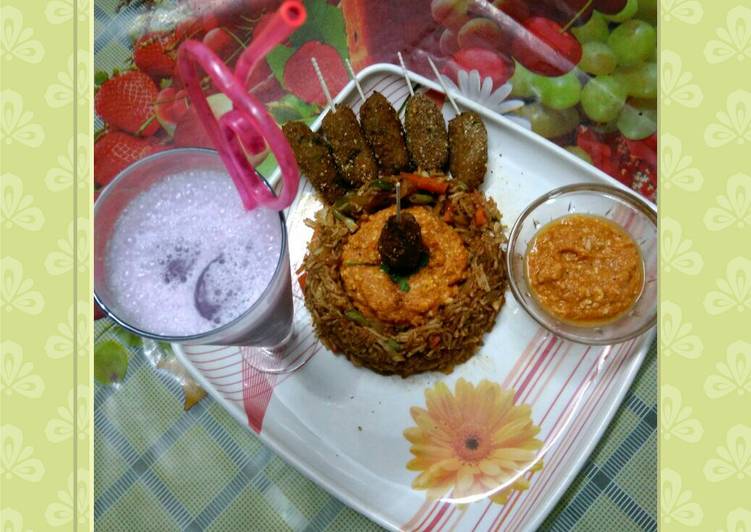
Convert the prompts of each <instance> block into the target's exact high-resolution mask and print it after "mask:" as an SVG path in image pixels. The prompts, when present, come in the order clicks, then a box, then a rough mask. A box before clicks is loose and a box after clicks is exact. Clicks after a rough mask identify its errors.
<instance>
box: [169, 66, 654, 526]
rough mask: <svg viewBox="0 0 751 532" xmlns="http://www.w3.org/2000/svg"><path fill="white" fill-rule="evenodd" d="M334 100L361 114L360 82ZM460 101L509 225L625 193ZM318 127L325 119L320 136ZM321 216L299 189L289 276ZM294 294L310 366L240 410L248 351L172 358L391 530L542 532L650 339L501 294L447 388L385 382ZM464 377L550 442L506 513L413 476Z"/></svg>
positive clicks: (388, 72)
mask: <svg viewBox="0 0 751 532" xmlns="http://www.w3.org/2000/svg"><path fill="white" fill-rule="evenodd" d="M410 76H411V78H412V79H413V81H414V82H416V83H417V84H420V85H422V86H426V87H429V88H431V89H437V90H440V87H439V86H438V85H437V84H435V83H433V82H431V81H429V80H427V79H425V78H423V77H421V76H419V75H416V74H410ZM358 78H359V79H360V82H361V84H362V85H363V88H364V90H365V93H366V95H367V94H369V93H370V92H371V91H372V90H379V91H380V92H381V93H382V94H384V96H386V98H388V99H389V100H390V101H391V102H392V103H393V104H394V106H395V107H396V108H397V109H399V108H400V107H401V105H402V104H403V103H404V101H405V100H406V98H407V96H408V92H407V88H406V85H405V84H404V81H403V78H402V77H401V73H400V70H399V69H398V68H396V67H394V66H393V65H373V66H371V67H369V68H367V69H365V70H363V71H362V72H360V74H359V75H358ZM313 82H314V81H312V80H311V83H313ZM337 101H343V102H345V103H348V104H349V105H351V106H352V107H353V108H354V110H355V111H357V110H358V108H359V104H360V102H359V97H358V96H357V93H356V92H355V90H354V85H353V83H352V82H350V83H349V84H348V85H347V87H345V89H344V90H343V91H342V93H341V94H340V95H339V96H338V97H337ZM457 101H458V103H459V104H460V106H462V107H465V108H469V109H472V110H475V111H477V112H479V113H480V114H481V115H482V117H483V120H484V122H485V125H486V127H487V130H488V142H489V146H488V175H487V178H486V182H485V186H484V191H485V193H486V194H488V195H490V196H491V197H493V198H494V199H495V201H496V202H497V204H498V206H499V209H500V210H501V212H502V214H503V221H504V223H505V224H506V225H508V226H510V225H511V224H512V223H513V221H514V220H515V219H516V217H517V216H518V214H519V213H520V212H521V211H522V210H523V209H524V207H525V206H526V205H527V204H528V203H530V202H531V201H532V200H533V199H535V198H537V197H538V196H540V195H542V194H543V193H545V192H547V191H549V190H551V189H553V188H556V187H559V186H563V185H566V184H570V183H576V182H583V181H590V182H606V183H609V184H612V185H615V186H620V187H621V188H624V189H625V187H622V186H621V185H620V184H619V183H617V182H616V181H615V180H614V179H612V178H610V177H609V176H607V175H605V174H604V173H602V172H600V171H598V170H597V169H595V168H593V167H592V166H590V165H588V164H586V163H585V162H583V161H581V160H580V159H578V158H576V157H575V156H573V155H571V154H570V153H568V152H566V151H565V150H563V149H561V148H559V147H557V146H555V145H553V144H552V143H549V142H548V141H546V140H544V139H543V138H541V137H538V136H537V135H535V134H533V133H531V132H529V131H527V130H526V129H524V128H523V127H521V126H519V125H517V124H515V123H513V122H511V121H510V120H507V119H505V118H503V117H502V116H500V115H498V114H496V113H494V112H493V111H491V110H488V109H487V108H485V107H482V106H480V105H478V104H477V103H474V102H471V101H468V100H467V99H465V98H463V97H461V96H460V97H457ZM444 113H445V115H446V118H447V119H448V118H450V117H451V116H452V115H453V111H452V110H451V109H450V107H448V106H444ZM319 124H320V118H319V119H318V121H316V122H315V124H313V128H314V129H316V128H317V127H318V125H319ZM274 177H278V176H274ZM319 208H320V203H319V202H318V200H317V199H316V198H315V196H314V193H313V190H312V188H311V185H310V183H308V182H307V181H305V180H303V182H302V183H301V190H300V192H299V194H298V197H297V199H296V201H295V203H294V204H293V205H292V206H291V207H290V209H289V211H288V217H287V225H288V229H289V234H290V257H291V261H292V269H293V271H294V270H295V269H296V268H297V266H298V265H299V264H300V262H301V261H302V258H303V256H304V254H305V250H306V246H307V242H308V239H309V238H310V235H311V230H310V229H309V228H308V227H307V226H305V225H304V223H303V221H304V220H305V219H306V218H312V216H313V214H314V213H315V212H316V211H317V210H318V209H319ZM293 284H294V287H295V292H294V296H295V312H296V316H295V320H296V326H297V327H298V331H301V334H300V335H299V337H298V341H297V344H296V345H295V346H294V347H292V349H293V350H294V352H295V353H299V354H300V355H301V356H305V355H306V354H310V353H315V354H314V356H313V357H312V358H311V360H310V361H309V362H308V363H307V364H306V365H305V366H304V367H303V368H302V369H301V370H299V371H297V372H296V373H294V374H292V375H282V376H273V375H265V374H260V373H256V372H254V371H253V370H250V371H248V368H246V377H247V379H248V382H249V385H248V386H247V387H246V389H245V393H246V399H247V401H246V403H244V401H243V363H242V354H241V349H240V348H237V347H218V346H200V347H199V346H179V345H175V346H174V347H175V351H176V353H177V355H178V357H179V358H180V360H181V361H182V362H183V363H184V364H185V366H186V367H187V368H188V370H189V371H190V372H191V374H192V375H193V376H194V377H195V379H196V380H197V381H198V382H199V383H200V384H201V385H202V386H203V387H204V388H205V389H206V390H207V391H208V392H209V393H210V394H211V395H212V396H213V397H214V398H215V399H216V400H217V401H219V402H220V403H221V404H222V405H223V406H224V407H225V408H226V409H227V410H228V411H229V412H230V413H231V414H232V415H233V416H234V417H235V418H236V419H237V420H238V421H239V422H240V423H242V424H244V425H248V426H250V427H252V428H253V429H254V430H255V431H256V432H257V433H258V434H259V437H260V438H261V440H262V441H263V442H264V443H265V444H266V445H268V446H269V447H271V448H272V449H273V450H274V451H275V452H277V453H278V454H280V455H281V456H282V457H283V458H284V459H285V460H287V461H288V462H289V463H291V464H292V465H294V466H295V467H297V468H298V469H299V470H300V471H302V472H303V473H304V474H305V475H307V476H308V477H309V478H311V479H312V480H314V481H315V482H317V483H318V484H319V485H321V486H322V487H324V488H325V489H327V490H328V491H329V492H331V493H332V494H333V495H335V496H336V497H338V498H339V499H341V500H342V501H344V502H345V503H346V504H348V505H350V506H352V507H354V508H356V509H357V510H359V511H360V512H362V513H363V514H365V515H367V516H368V517H370V518H371V519H373V520H375V521H377V522H378V523H380V524H382V525H384V526H386V527H389V528H391V529H394V530H456V531H459V530H468V531H469V530H493V529H499V528H502V529H503V530H533V529H535V528H536V527H537V526H538V525H539V524H540V523H541V522H542V520H543V519H544V518H545V516H546V515H547V514H548V512H549V511H550V510H551V509H552V507H553V506H554V505H555V503H556V501H557V500H558V499H559V497H560V496H561V495H562V494H563V492H564V491H565V489H566V487H567V486H568V485H569V483H570V482H571V480H572V479H573V478H574V476H575V474H576V473H577V471H578V470H579V469H580V467H581V466H582V465H583V463H584V461H585V459H586V458H587V456H588V455H589V453H590V452H591V450H592V449H593V447H594V445H595V444H596V443H597V441H598V440H599V438H600V437H601V435H602V433H603V431H604V429H605V427H606V426H607V424H608V422H609V421H610V419H611V417H612V416H613V413H614V412H615V410H616V408H617V407H618V405H619V404H620V402H621V400H622V399H623V396H624V394H625V393H626V391H627V389H628V387H629V385H630V383H631V381H632V380H633V378H634V375H635V374H636V372H637V370H638V368H639V366H640V365H641V363H642V360H643V359H644V356H645V354H646V352H647V349H648V348H649V345H650V343H651V342H652V340H653V338H654V330H652V331H650V332H649V333H647V334H645V335H643V336H641V337H639V338H636V339H635V340H632V341H629V342H626V343H624V344H620V345H614V346H605V347H587V346H582V345H579V344H574V343H571V342H567V341H563V340H561V339H559V338H556V337H554V336H552V335H551V334H550V333H547V332H546V331H544V330H543V329H541V328H540V327H539V326H538V325H537V324H536V323H535V322H534V321H533V320H532V319H530V318H529V317H528V316H527V315H526V314H525V312H524V311H523V310H522V309H521V308H520V307H519V305H518V304H517V303H516V301H515V299H514V298H513V296H512V295H511V293H510V292H507V294H506V298H507V299H506V303H505V305H504V307H503V308H502V309H501V312H500V315H499V317H498V321H497V323H496V325H495V328H494V329H493V330H492V331H491V332H490V333H489V334H488V335H487V336H486V338H485V345H484V347H483V348H482V349H481V350H480V352H479V353H478V354H477V355H476V356H475V357H473V358H472V359H471V360H469V361H468V362H466V363H465V364H462V365H460V366H458V367H457V368H456V369H455V370H454V372H453V373H452V374H451V375H443V374H440V373H429V374H422V375H416V376H413V377H410V378H407V379H402V378H400V377H384V376H381V375H377V374H375V373H373V372H371V371H369V370H366V369H362V368H356V367H354V366H353V365H352V364H350V363H349V362H348V361H347V360H346V359H344V358H343V357H340V356H335V355H333V354H332V353H330V352H329V351H328V350H326V349H325V348H323V347H322V346H321V345H320V344H319V343H318V342H317V340H316V338H315V335H314V334H313V331H312V327H311V324H310V317H309V315H308V313H307V311H306V309H305V306H304V304H303V300H302V294H301V292H300V290H299V286H298V285H297V283H296V282H294V283H293ZM460 378H464V379H466V380H467V381H468V382H470V383H472V384H474V385H477V384H478V383H479V382H480V381H481V380H483V379H486V380H488V381H490V382H491V383H493V386H500V387H501V388H503V389H513V390H514V391H515V400H516V402H517V403H518V404H522V403H523V404H528V405H530V406H531V419H532V421H533V422H534V423H535V424H536V425H538V426H540V428H541V430H540V433H539V434H538V435H537V438H538V439H541V440H543V442H544V447H543V449H544V455H543V462H544V466H543V468H542V469H541V470H539V471H537V472H528V473H525V474H523V477H524V478H527V479H529V488H528V489H526V490H523V491H514V492H513V493H512V494H511V495H510V496H509V498H508V501H507V502H506V503H505V504H502V505H501V504H497V503H493V502H491V501H490V500H489V499H487V498H483V499H481V500H477V501H475V502H472V503H470V504H465V505H455V504H453V503H451V502H445V501H442V500H440V499H439V500H436V501H433V500H429V499H428V498H427V497H426V492H425V491H419V490H416V489H413V487H412V483H413V481H414V479H415V478H416V477H417V475H418V473H419V472H415V471H410V470H408V469H407V468H406V465H407V463H408V462H409V461H410V460H411V459H412V458H413V455H412V454H411V453H410V443H409V441H408V440H407V439H406V438H405V436H404V431H405V429H407V428H409V427H413V426H415V425H416V423H415V421H414V420H413V418H412V416H411V414H410V408H411V407H420V408H426V398H425V391H426V389H428V388H430V387H433V386H435V384H436V383H437V382H439V381H443V382H445V383H446V384H447V386H448V388H449V390H451V391H452V392H453V390H454V385H455V383H456V381H457V380H458V379H460ZM246 406H247V410H246Z"/></svg>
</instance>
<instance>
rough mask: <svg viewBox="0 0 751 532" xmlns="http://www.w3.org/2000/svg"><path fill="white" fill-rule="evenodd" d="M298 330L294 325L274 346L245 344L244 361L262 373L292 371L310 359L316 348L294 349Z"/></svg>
mask: <svg viewBox="0 0 751 532" xmlns="http://www.w3.org/2000/svg"><path fill="white" fill-rule="evenodd" d="M296 339H297V331H296V329H295V327H294V326H293V327H292V329H291V330H290V332H289V334H288V335H287V337H286V338H285V339H284V340H282V341H281V342H280V343H279V344H277V345H275V346H272V347H254V346H243V347H241V348H240V352H241V353H242V356H243V361H244V362H245V363H247V364H248V365H250V366H251V367H252V368H253V369H255V370H257V371H260V372H261V373H292V372H293V371H296V370H298V369H300V368H301V367H303V366H304V365H305V363H306V362H307V361H308V360H310V357H311V356H313V353H315V350H313V349H310V350H307V351H308V352H298V351H297V350H295V349H294V347H295V340H296Z"/></svg>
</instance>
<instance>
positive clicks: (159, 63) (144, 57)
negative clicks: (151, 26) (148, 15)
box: [133, 31, 179, 79]
mask: <svg viewBox="0 0 751 532" xmlns="http://www.w3.org/2000/svg"><path fill="white" fill-rule="evenodd" d="M178 44H179V41H178V39H177V35H176V34H175V32H173V31H171V32H166V31H161V32H152V33H147V34H146V35H143V36H141V37H139V38H138V40H136V42H135V43H134V44H133V62H134V63H135V65H136V66H137V67H138V68H139V69H141V70H142V71H143V72H145V73H146V74H148V75H149V76H151V77H153V78H155V79H162V78H166V77H170V76H171V75H172V72H173V71H174V70H175V59H176V57H177V46H178Z"/></svg>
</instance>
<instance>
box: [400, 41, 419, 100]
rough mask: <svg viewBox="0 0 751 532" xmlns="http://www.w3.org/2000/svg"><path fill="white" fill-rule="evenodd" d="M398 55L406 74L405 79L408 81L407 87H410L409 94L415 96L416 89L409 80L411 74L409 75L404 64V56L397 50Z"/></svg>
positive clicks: (403, 71)
mask: <svg viewBox="0 0 751 532" xmlns="http://www.w3.org/2000/svg"><path fill="white" fill-rule="evenodd" d="M396 55H397V56H398V57H399V64H400V65H401V66H402V74H403V75H404V81H406V82H407V88H408V89H409V95H410V96H414V95H415V91H414V89H412V82H411V81H410V80H409V76H408V75H407V67H406V66H405V65H404V58H403V57H402V53H401V52H396Z"/></svg>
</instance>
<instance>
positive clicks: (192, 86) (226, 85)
mask: <svg viewBox="0 0 751 532" xmlns="http://www.w3.org/2000/svg"><path fill="white" fill-rule="evenodd" d="M306 16H307V15H306V12H305V7H304V6H303V4H302V3H301V2H300V1H299V0H287V1H285V2H284V3H283V4H282V5H281V6H280V7H279V9H278V10H277V11H276V13H274V16H273V17H272V18H271V20H270V21H269V23H268V25H267V26H266V27H265V28H264V29H263V30H262V31H261V33H260V34H259V35H258V37H256V38H255V39H254V40H253V41H252V42H251V43H250V46H248V47H247V48H246V49H245V51H244V52H243V53H242V55H241V56H240V58H239V59H238V61H237V65H236V66H235V71H234V73H233V72H232V71H231V70H230V69H229V67H227V65H226V64H224V62H223V61H222V60H221V59H220V58H219V57H218V56H217V55H216V54H215V53H214V52H213V51H212V50H211V49H210V48H208V47H207V46H206V45H204V44H203V43H202V42H199V41H195V40H188V41H185V42H184V43H183V44H182V45H181V46H180V49H179V50H178V55H177V64H178V68H179V69H180V75H181V76H182V78H183V82H184V83H185V89H186V91H187V93H188V96H189V97H190V99H191V101H192V102H193V105H194V106H195V109H196V113H197V114H198V118H199V119H200V120H201V123H202V124H203V126H204V128H206V132H207V133H208V135H209V138H210V139H211V141H212V143H213V144H214V146H215V147H216V150H217V152H218V153H219V156H220V157H221V158H222V162H223V163H224V166H225V167H226V168H227V172H229V175H230V177H231V178H232V181H233V182H234V183H235V186H236V187H237V192H238V193H239V194H240V198H241V199H242V202H243V205H244V206H245V208H246V209H248V210H250V209H254V208H256V207H259V206H260V207H267V208H269V209H274V210H282V209H285V208H287V207H288V206H289V205H290V204H291V203H292V201H293V200H294V198H295V195H296V194H297V188H298V186H299V183H300V170H299V169H298V167H297V162H296V161H295V156H294V154H293V152H292V149H291V148H290V146H289V143H288V142H287V139H286V138H285V137H284V134H283V133H282V132H281V130H280V129H279V126H277V125H276V122H274V119H273V118H272V117H271V115H269V113H268V111H266V108H265V107H264V106H263V104H261V103H260V102H259V101H258V100H257V99H256V98H255V96H253V95H252V94H250V93H249V92H248V91H247V90H246V88H245V83H246V82H247V78H248V76H249V74H250V73H251V72H252V71H253V68H254V67H255V65H256V64H257V63H258V62H259V61H261V60H263V58H264V57H265V56H266V54H267V53H268V52H269V51H270V50H271V49H272V48H273V47H274V46H276V45H277V44H279V43H280V42H282V41H284V40H285V39H287V37H289V36H290V34H292V32H294V31H295V30H296V29H297V28H299V27H300V26H301V25H302V24H303V23H304V22H305V18H306ZM199 65H200V66H201V68H202V69H203V71H204V72H205V73H206V74H208V76H209V78H210V79H211V82H212V83H213V85H214V87H216V88H217V89H218V90H219V91H221V92H222V93H224V94H225V95H226V96H227V97H228V98H229V99H230V101H231V102H232V105H233V108H232V110H231V111H229V112H227V113H225V114H224V115H222V117H221V118H220V119H219V120H218V121H217V119H216V118H215V117H214V113H213V112H212V111H211V108H210V107H209V104H208V102H207V101H206V95H205V94H204V92H203V90H202V89H201V77H202V76H200V75H199V72H198V68H197V67H198V66H199ZM266 144H268V146H269V148H270V149H271V151H272V152H273V153H274V156H275V157H276V160H277V163H278V164H279V168H280V169H281V172H282V180H283V183H284V186H283V188H282V191H281V194H280V195H279V196H276V195H275V194H274V193H273V192H272V191H271V190H269V188H268V187H267V186H266V184H265V183H264V181H263V179H261V177H260V176H259V175H258V173H257V172H256V169H255V168H254V167H253V166H252V165H251V164H250V162H248V158H247V156H246V153H248V154H251V155H253V154H257V153H260V152H262V151H263V149H264V146H265V145H266Z"/></svg>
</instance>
